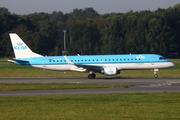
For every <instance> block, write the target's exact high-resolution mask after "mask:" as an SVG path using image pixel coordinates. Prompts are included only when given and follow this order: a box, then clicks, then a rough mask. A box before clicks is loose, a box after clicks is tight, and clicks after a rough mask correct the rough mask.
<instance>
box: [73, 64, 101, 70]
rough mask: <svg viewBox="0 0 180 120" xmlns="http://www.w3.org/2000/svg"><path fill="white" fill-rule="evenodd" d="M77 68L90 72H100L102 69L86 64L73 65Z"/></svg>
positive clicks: (98, 66)
mask: <svg viewBox="0 0 180 120" xmlns="http://www.w3.org/2000/svg"><path fill="white" fill-rule="evenodd" d="M74 65H75V66H77V67H82V68H84V69H90V70H102V69H103V68H104V67H103V66H100V65H87V64H74Z"/></svg>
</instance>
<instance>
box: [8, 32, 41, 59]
mask: <svg viewBox="0 0 180 120" xmlns="http://www.w3.org/2000/svg"><path fill="white" fill-rule="evenodd" d="M9 36H10V39H11V43H12V47H13V50H14V54H15V57H16V58H30V57H42V55H39V54H37V53H34V52H32V51H31V49H30V48H29V47H28V46H27V45H26V44H25V43H24V42H23V41H22V39H21V38H20V37H19V36H18V35H17V34H16V33H10V34H9Z"/></svg>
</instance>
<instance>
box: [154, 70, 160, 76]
mask: <svg viewBox="0 0 180 120" xmlns="http://www.w3.org/2000/svg"><path fill="white" fill-rule="evenodd" d="M157 71H159V70H158V69H154V78H158V75H157Z"/></svg>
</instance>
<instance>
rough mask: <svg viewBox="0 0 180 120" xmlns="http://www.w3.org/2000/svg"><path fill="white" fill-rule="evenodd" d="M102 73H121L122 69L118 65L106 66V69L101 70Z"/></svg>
mask: <svg viewBox="0 0 180 120" xmlns="http://www.w3.org/2000/svg"><path fill="white" fill-rule="evenodd" d="M101 73H102V74H104V75H108V76H110V75H117V74H120V70H117V68H116V67H106V68H104V70H102V71H101Z"/></svg>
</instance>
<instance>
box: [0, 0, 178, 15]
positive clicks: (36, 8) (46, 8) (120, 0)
mask: <svg viewBox="0 0 180 120" xmlns="http://www.w3.org/2000/svg"><path fill="white" fill-rule="evenodd" d="M178 3H180V0H0V7H6V8H8V9H9V11H10V12H11V13H16V14H30V13H34V12H47V13H52V12H53V11H61V12H63V13H70V12H72V11H73V9H76V8H78V9H84V8H87V7H92V8H94V10H96V11H97V12H98V13H99V14H105V13H112V12H121V13H126V12H128V11H130V10H133V11H141V10H151V11H154V10H156V9H158V8H168V7H170V6H174V5H176V4H178Z"/></svg>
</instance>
